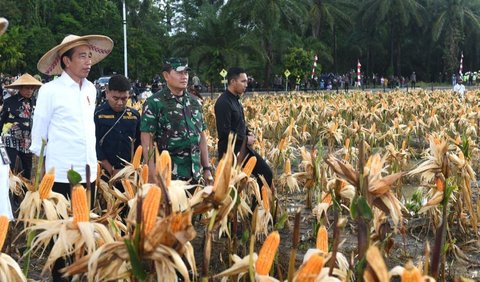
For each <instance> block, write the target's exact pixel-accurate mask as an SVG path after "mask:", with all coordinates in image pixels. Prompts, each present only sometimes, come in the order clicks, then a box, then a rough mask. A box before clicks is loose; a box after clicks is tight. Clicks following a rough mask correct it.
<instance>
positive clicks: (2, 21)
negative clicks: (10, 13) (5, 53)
mask: <svg viewBox="0 0 480 282" xmlns="http://www.w3.org/2000/svg"><path fill="white" fill-rule="evenodd" d="M7 27H8V21H7V19H6V18H0V35H2V34H3V33H4V32H5V30H7Z"/></svg>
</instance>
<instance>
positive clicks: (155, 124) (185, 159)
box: [140, 58, 213, 184]
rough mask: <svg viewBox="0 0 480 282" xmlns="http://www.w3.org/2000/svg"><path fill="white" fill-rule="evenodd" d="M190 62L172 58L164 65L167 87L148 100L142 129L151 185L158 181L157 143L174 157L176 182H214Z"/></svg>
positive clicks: (204, 126) (160, 149)
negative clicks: (190, 83) (153, 155)
mask: <svg viewBox="0 0 480 282" xmlns="http://www.w3.org/2000/svg"><path fill="white" fill-rule="evenodd" d="M189 70H190V68H189V67H188V63H187V61H186V60H185V59H180V58H171V59H169V60H167V61H166V62H165V64H164V65H163V72H162V74H163V77H164V78H165V81H166V84H167V87H165V88H163V89H162V90H160V91H159V92H157V93H155V94H154V95H152V96H150V97H149V98H147V100H146V101H145V104H144V108H143V115H142V121H141V126H140V129H141V131H142V133H141V139H142V146H143V156H144V159H145V160H147V162H148V168H149V170H150V173H149V178H150V179H149V180H150V182H155V181H157V179H156V175H155V162H154V160H153V158H151V157H150V156H151V152H152V151H153V149H154V142H156V143H157V147H158V150H159V151H162V150H168V152H169V153H170V156H171V158H172V165H173V169H172V179H178V180H190V181H191V182H192V183H198V182H200V181H201V180H202V179H203V180H204V181H205V183H206V184H210V183H211V182H212V180H213V178H212V174H211V168H210V166H209V158H208V148H207V137H206V134H205V130H206V129H207V127H206V125H205V122H204V120H203V114H202V105H201V103H200V102H199V100H198V98H197V97H194V96H192V95H191V94H190V93H188V92H187V90H186V89H187V85H188V71H189Z"/></svg>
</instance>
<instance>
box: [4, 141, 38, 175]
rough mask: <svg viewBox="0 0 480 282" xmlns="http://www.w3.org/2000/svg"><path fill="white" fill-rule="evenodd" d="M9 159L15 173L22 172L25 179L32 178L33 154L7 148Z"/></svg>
mask: <svg viewBox="0 0 480 282" xmlns="http://www.w3.org/2000/svg"><path fill="white" fill-rule="evenodd" d="M6 149H7V154H8V157H9V158H10V168H11V169H12V171H13V172H15V173H18V172H21V171H22V175H23V177H25V178H27V179H31V178H32V157H33V154H32V153H23V152H20V151H17V150H16V149H14V148H8V147H7V148H6Z"/></svg>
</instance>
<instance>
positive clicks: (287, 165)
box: [283, 159, 292, 175]
mask: <svg viewBox="0 0 480 282" xmlns="http://www.w3.org/2000/svg"><path fill="white" fill-rule="evenodd" d="M283 173H285V175H290V174H292V164H291V163H290V159H287V160H286V161H285V166H284V167H283Z"/></svg>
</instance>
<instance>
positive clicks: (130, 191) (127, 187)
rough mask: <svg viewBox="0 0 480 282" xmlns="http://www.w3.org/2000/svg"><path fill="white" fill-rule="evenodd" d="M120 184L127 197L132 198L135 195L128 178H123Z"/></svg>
mask: <svg viewBox="0 0 480 282" xmlns="http://www.w3.org/2000/svg"><path fill="white" fill-rule="evenodd" d="M122 185H123V189H125V193H127V196H128V198H129V199H132V198H133V197H135V191H133V187H132V184H131V183H130V180H128V179H126V178H123V179H122Z"/></svg>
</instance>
